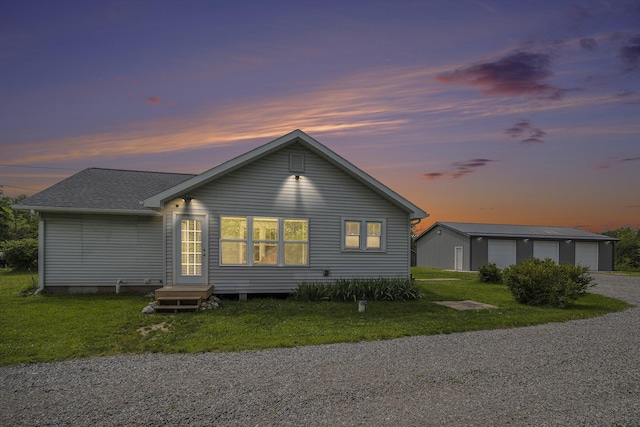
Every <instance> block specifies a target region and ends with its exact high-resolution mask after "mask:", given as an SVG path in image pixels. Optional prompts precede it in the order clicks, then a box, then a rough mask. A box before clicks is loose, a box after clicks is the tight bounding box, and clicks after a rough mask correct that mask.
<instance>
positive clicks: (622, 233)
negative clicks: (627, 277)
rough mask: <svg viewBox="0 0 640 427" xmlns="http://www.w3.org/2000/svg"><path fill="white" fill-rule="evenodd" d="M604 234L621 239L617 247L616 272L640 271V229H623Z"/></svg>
mask: <svg viewBox="0 0 640 427" xmlns="http://www.w3.org/2000/svg"><path fill="white" fill-rule="evenodd" d="M603 234H605V235H606V236H609V237H617V238H618V239H620V241H619V242H617V243H616V246H615V269H616V270H640V229H638V230H633V228H631V227H622V228H618V229H617V230H611V231H605V232H604V233H603Z"/></svg>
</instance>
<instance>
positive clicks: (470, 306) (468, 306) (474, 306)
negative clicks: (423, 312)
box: [434, 300, 498, 310]
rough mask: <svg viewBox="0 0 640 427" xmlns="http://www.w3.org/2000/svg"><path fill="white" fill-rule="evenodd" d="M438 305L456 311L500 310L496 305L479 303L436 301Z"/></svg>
mask: <svg viewBox="0 0 640 427" xmlns="http://www.w3.org/2000/svg"><path fill="white" fill-rule="evenodd" d="M434 303H436V304H438V305H443V306H445V307H449V308H453V309H454V310H481V309H484V308H498V307H496V306H495V305H491V304H485V303H482V302H477V301H470V300H466V301H434Z"/></svg>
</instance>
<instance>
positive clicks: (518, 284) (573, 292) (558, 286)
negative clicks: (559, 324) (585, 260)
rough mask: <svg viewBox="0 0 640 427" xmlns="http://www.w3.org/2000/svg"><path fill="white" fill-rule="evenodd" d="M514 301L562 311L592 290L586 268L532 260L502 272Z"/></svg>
mask: <svg viewBox="0 0 640 427" xmlns="http://www.w3.org/2000/svg"><path fill="white" fill-rule="evenodd" d="M502 278H503V281H504V283H505V284H506V285H507V287H508V288H509V290H510V291H511V294H512V295H513V297H514V299H515V300H516V301H517V302H519V303H522V304H528V305H537V306H549V307H557V308H564V307H567V306H568V305H570V304H571V303H573V302H574V301H576V300H577V299H578V298H580V297H581V296H584V295H586V294H587V289H589V288H590V287H592V286H594V285H595V283H592V282H593V280H594V279H593V277H591V276H590V275H589V268H588V267H584V266H581V265H577V266H573V265H569V264H563V265H558V264H556V263H555V262H554V261H553V260H552V259H550V258H546V259H545V260H540V259H538V258H531V259H528V260H526V261H523V262H521V263H519V264H516V265H511V266H509V267H507V268H505V269H504V270H502Z"/></svg>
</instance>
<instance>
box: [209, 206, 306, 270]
mask: <svg viewBox="0 0 640 427" xmlns="http://www.w3.org/2000/svg"><path fill="white" fill-rule="evenodd" d="M308 258H309V220H308V219H300V218H282V217H257V216H246V217H244V216H222V217H220V264H221V265H245V266H260V265H273V266H306V265H308Z"/></svg>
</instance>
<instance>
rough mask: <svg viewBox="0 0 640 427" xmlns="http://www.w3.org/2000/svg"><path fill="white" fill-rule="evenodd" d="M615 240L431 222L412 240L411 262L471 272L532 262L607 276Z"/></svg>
mask: <svg viewBox="0 0 640 427" xmlns="http://www.w3.org/2000/svg"><path fill="white" fill-rule="evenodd" d="M616 241H618V239H616V238H614V237H609V236H605V235H602V234H596V233H589V232H587V231H582V230H578V229H574V228H569V227H549V226H535V225H503V224H475V223H463V222H436V223H435V224H433V225H432V226H431V227H429V228H428V229H427V230H425V231H424V232H423V233H422V234H420V236H418V237H417V239H416V259H417V262H416V263H417V266H418V267H431V268H446V269H450V270H465V271H476V270H478V268H479V267H480V266H482V265H484V264H487V263H490V262H494V263H496V265H497V266H498V267H500V268H504V267H507V266H509V265H511V264H516V263H518V262H520V261H522V260H525V259H527V258H531V257H536V258H540V259H544V258H551V259H553V260H554V261H555V262H557V263H558V264H564V263H569V264H574V265H575V264H582V265H585V266H588V267H589V268H590V269H591V270H594V271H612V270H613V261H614V260H613V254H614V243H615V242H616Z"/></svg>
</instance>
